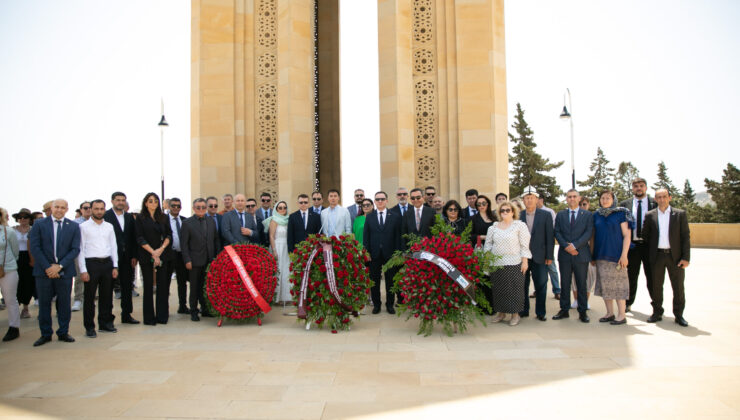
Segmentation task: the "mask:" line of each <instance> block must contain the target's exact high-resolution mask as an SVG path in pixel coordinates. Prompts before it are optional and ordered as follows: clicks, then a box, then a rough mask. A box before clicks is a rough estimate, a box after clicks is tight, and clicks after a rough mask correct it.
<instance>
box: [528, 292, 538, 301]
mask: <svg viewBox="0 0 740 420" xmlns="http://www.w3.org/2000/svg"><path fill="white" fill-rule="evenodd" d="M536 297H537V293H534V292H532V294H531V295H529V298H530V299H532V298H536Z"/></svg>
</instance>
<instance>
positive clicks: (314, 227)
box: [288, 194, 321, 253]
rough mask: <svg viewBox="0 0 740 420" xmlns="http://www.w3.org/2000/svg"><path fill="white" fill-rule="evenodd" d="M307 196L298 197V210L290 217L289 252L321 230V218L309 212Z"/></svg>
mask: <svg viewBox="0 0 740 420" xmlns="http://www.w3.org/2000/svg"><path fill="white" fill-rule="evenodd" d="M308 206H309V201H308V196H307V195H306V194H301V195H299V196H298V210H297V211H295V212H293V213H292V214H291V215H290V216H289V217H288V252H290V253H292V252H293V250H294V249H295V247H296V246H297V245H298V244H299V243H301V242H303V241H305V240H306V238H308V235H313V234H318V233H319V231H320V230H321V216H319V215H318V214H317V213H314V212H313V211H311V210H309V208H308Z"/></svg>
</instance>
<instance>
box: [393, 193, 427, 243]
mask: <svg viewBox="0 0 740 420" xmlns="http://www.w3.org/2000/svg"><path fill="white" fill-rule="evenodd" d="M409 197H410V199H411V204H412V207H411V208H409V211H407V212H406V214H404V216H403V220H402V221H401V233H402V234H404V235H405V234H409V233H413V234H414V235H416V236H421V237H427V238H431V237H432V231H431V229H430V228H431V227H432V225H433V224H434V217H435V214H436V213H435V212H434V209H433V208H431V207H428V206H425V205H424V202H425V201H424V195H423V194H422V191H421V188H414V189H413V190H411V192H410V193H409Z"/></svg>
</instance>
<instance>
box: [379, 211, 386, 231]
mask: <svg viewBox="0 0 740 420" xmlns="http://www.w3.org/2000/svg"><path fill="white" fill-rule="evenodd" d="M383 213H385V212H382V211H381V212H380V228H381V229H383V226H384V225H385V223H384V222H383Z"/></svg>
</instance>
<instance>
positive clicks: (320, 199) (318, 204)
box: [311, 191, 324, 214]
mask: <svg viewBox="0 0 740 420" xmlns="http://www.w3.org/2000/svg"><path fill="white" fill-rule="evenodd" d="M311 202H312V206H311V212H312V213H316V214H321V211H322V210H324V196H322V195H321V193H320V192H318V191H314V193H313V194H311Z"/></svg>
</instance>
